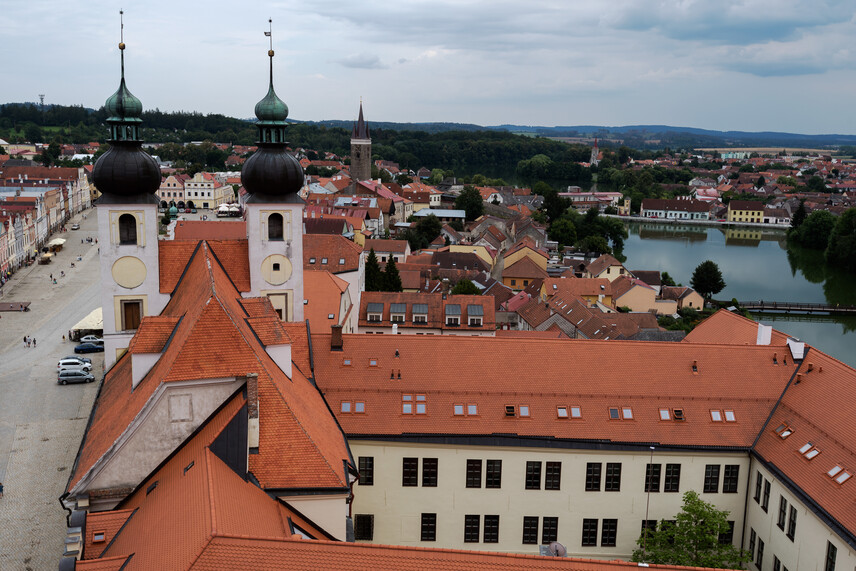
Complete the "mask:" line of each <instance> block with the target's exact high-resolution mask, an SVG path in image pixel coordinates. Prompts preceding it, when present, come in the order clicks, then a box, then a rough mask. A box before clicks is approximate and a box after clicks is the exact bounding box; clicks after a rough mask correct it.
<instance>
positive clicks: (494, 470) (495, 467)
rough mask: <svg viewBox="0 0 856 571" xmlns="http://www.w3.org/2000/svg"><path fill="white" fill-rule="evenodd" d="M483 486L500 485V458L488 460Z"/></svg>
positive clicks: (497, 486) (498, 486) (494, 486)
mask: <svg viewBox="0 0 856 571" xmlns="http://www.w3.org/2000/svg"><path fill="white" fill-rule="evenodd" d="M484 487H485V488H501V487H502V460H488V461H487V473H486V474H485V478H484Z"/></svg>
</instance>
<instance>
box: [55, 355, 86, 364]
mask: <svg viewBox="0 0 856 571" xmlns="http://www.w3.org/2000/svg"><path fill="white" fill-rule="evenodd" d="M64 359H76V360H78V361H80V362H81V363H91V362H92V359H90V358H89V357H81V356H80V355H66V356H65V357H63V358H62V359H60V361H62V360H64Z"/></svg>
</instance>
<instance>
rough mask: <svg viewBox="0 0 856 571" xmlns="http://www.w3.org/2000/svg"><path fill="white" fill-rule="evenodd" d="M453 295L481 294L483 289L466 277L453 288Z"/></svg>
mask: <svg viewBox="0 0 856 571" xmlns="http://www.w3.org/2000/svg"><path fill="white" fill-rule="evenodd" d="M452 295H481V290H480V289H479V288H478V287H477V286H476V284H474V283H473V282H471V281H470V280H468V279H466V278H464V279H462V280H461V281H459V282H458V283H456V284H455V287H453V288H452Z"/></svg>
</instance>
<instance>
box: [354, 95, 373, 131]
mask: <svg viewBox="0 0 856 571" xmlns="http://www.w3.org/2000/svg"><path fill="white" fill-rule="evenodd" d="M351 138H352V139H371V136H370V135H369V125H368V123H366V121H365V119H363V100H362V99H360V117H359V119H357V122H356V123H354V129H353V131H351Z"/></svg>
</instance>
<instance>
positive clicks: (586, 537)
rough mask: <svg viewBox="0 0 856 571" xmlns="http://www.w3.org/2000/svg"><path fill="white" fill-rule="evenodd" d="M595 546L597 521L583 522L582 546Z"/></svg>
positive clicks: (587, 520) (585, 520)
mask: <svg viewBox="0 0 856 571" xmlns="http://www.w3.org/2000/svg"><path fill="white" fill-rule="evenodd" d="M586 545H589V546H591V545H597V520H596V519H584V520H583V546H586Z"/></svg>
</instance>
